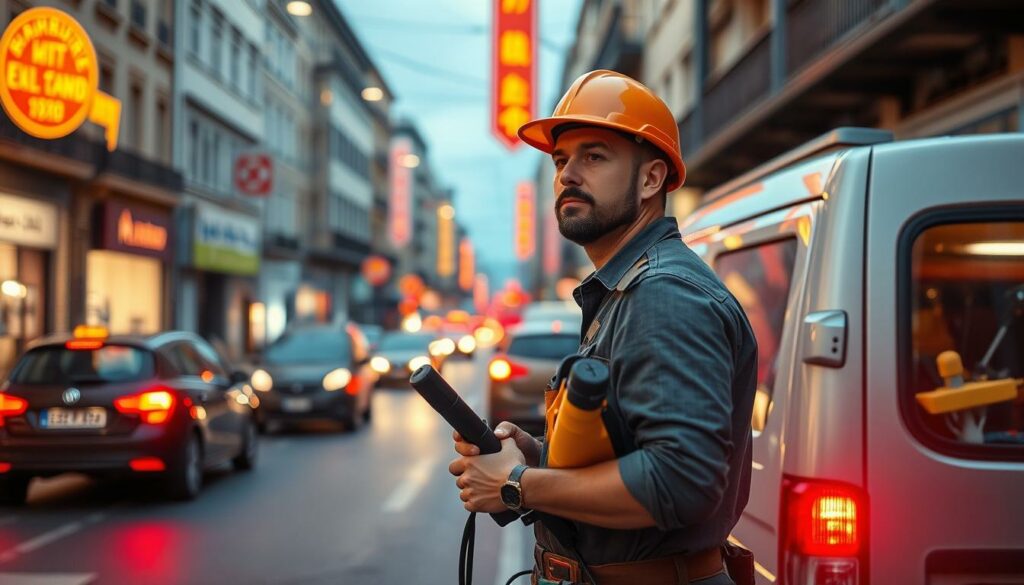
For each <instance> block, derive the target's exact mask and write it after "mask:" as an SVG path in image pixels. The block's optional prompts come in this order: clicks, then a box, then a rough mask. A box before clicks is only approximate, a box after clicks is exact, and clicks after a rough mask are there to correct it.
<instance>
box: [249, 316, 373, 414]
mask: <svg viewBox="0 0 1024 585" xmlns="http://www.w3.org/2000/svg"><path fill="white" fill-rule="evenodd" d="M369 361H370V359H369V350H368V347H367V345H366V342H365V340H364V338H363V336H362V335H361V334H359V333H358V332H357V331H354V330H353V328H352V327H340V328H339V327H337V326H332V325H308V326H302V327H296V328H293V329H290V330H288V331H286V332H285V333H284V335H282V336H281V337H280V338H278V339H277V340H276V341H275V342H274V343H272V344H270V345H269V346H268V347H267V348H266V350H264V352H263V357H262V359H261V361H260V364H259V368H258V369H257V370H256V371H255V372H253V374H252V387H253V388H254V389H255V390H256V391H257V392H258V395H259V397H260V403H261V405H260V413H261V414H260V416H261V418H260V423H261V426H262V427H263V428H264V429H266V428H267V426H268V425H271V424H273V423H277V422H298V421H304V420H311V419H329V420H335V421H338V422H341V423H342V424H344V425H345V427H346V428H348V429H349V430H355V429H357V428H359V427H360V426H361V424H362V423H364V422H367V421H369V420H370V416H371V411H370V403H371V392H372V391H373V386H374V383H375V382H376V379H377V376H376V374H374V372H373V371H372V370H371V369H370V367H369Z"/></svg>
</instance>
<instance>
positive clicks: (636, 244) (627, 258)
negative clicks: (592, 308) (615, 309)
mask: <svg viewBox="0 0 1024 585" xmlns="http://www.w3.org/2000/svg"><path fill="white" fill-rule="evenodd" d="M669 237H676V238H678V237H679V224H678V222H676V219H675V218H674V217H663V218H661V219H658V220H657V221H654V222H652V223H651V224H650V225H648V226H647V227H645V228H644V229H643V230H642V231H641V232H640V233H639V234H637V235H636V236H634V237H633V239H632V240H630V241H628V242H626V245H625V246H623V247H622V249H621V250H619V251H618V252H616V253H615V255H614V256H612V258H611V259H610V260H608V262H607V263H606V264H605V265H604V266H602V267H601V269H600V270H597V271H595V272H592V273H591V274H590V276H588V277H587V278H586V279H584V281H583V282H582V283H581V284H580V286H579V287H577V288H576V290H574V291H573V297H575V298H576V302H577V303H578V304H580V305H581V306H582V304H583V303H582V297H583V291H582V290H581V289H583V288H584V287H586V286H587V285H588V283H590V282H591V281H593V280H597V281H598V282H600V283H601V285H602V286H603V287H604V288H605V289H606V290H611V289H613V288H615V286H616V285H617V284H618V283H619V281H620V280H622V277H623V276H624V275H625V274H626V271H627V270H629V269H630V268H632V267H633V265H634V264H636V263H637V261H638V260H640V258H641V256H644V255H645V254H647V251H648V250H650V249H651V248H653V247H654V245H655V244H657V243H658V242H660V241H662V240H665V239H668V238H669Z"/></svg>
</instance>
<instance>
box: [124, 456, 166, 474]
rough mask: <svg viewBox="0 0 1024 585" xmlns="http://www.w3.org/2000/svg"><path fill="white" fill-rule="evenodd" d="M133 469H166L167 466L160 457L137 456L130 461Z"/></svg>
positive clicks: (129, 463)
mask: <svg viewBox="0 0 1024 585" xmlns="http://www.w3.org/2000/svg"><path fill="white" fill-rule="evenodd" d="M128 465H129V466H130V467H131V468H132V471H164V470H165V469H167V467H166V466H165V465H164V462H163V460H162V459H160V458H159V457H136V458H135V459H132V460H131V461H129V462H128Z"/></svg>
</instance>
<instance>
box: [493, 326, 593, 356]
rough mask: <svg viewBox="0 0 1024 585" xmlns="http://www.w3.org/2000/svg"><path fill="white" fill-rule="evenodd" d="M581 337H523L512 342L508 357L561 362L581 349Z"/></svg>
mask: <svg viewBox="0 0 1024 585" xmlns="http://www.w3.org/2000/svg"><path fill="white" fill-rule="evenodd" d="M579 345H580V342H579V336H577V335H576V334H575V333H574V334H564V335H563V334H542V335H522V336H518V337H516V338H515V339H513V340H512V342H511V343H510V344H509V346H508V355H510V356H519V357H525V358H535V359H551V360H561V359H562V358H564V357H565V356H567V355H570V354H574V353H576V350H577V349H579Z"/></svg>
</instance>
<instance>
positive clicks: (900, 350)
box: [896, 203, 1024, 463]
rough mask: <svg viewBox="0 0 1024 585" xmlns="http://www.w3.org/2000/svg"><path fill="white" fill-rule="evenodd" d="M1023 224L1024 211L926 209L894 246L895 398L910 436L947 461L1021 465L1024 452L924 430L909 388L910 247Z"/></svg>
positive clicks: (1005, 207)
mask: <svg viewBox="0 0 1024 585" xmlns="http://www.w3.org/2000/svg"><path fill="white" fill-rule="evenodd" d="M1016 221H1021V222H1024V205H1013V204H1008V203H993V204H985V205H978V204H974V205H971V206H969V207H968V206H957V207H941V208H931V209H924V210H922V211H919V212H918V213H916V214H915V215H913V216H912V217H911V218H910V219H909V220H908V221H907V222H906V224H905V225H904V227H903V229H902V230H901V231H900V233H899V236H898V238H897V244H896V250H897V252H896V254H897V257H896V394H897V402H898V404H899V410H900V419H901V420H902V422H903V424H905V425H906V426H907V430H908V431H910V434H911V435H912V436H913V437H914V438H915V439H916V440H917V441H919V442H920V443H921V444H922V445H924V446H925V447H928V448H929V449H932V450H933V451H935V452H936V453H940V454H942V455H945V456H950V457H956V458H960V459H965V460H970V461H1005V462H1016V463H1019V462H1021V461H1022V460H1024V447H1020V446H1014V445H999V444H992V445H970V444H966V443H961V442H959V441H955V440H951V439H946V438H943V437H939V436H937V435H935V434H934V433H932V432H930V431H929V430H928V428H926V427H925V425H924V423H923V419H922V417H921V416H920V407H919V406H918V404H917V401H916V400H915V398H914V395H913V394H912V393H910V392H909V391H907V389H908V388H909V384H910V379H911V377H912V374H911V368H912V364H911V356H912V355H913V343H914V339H913V337H914V336H913V318H912V311H911V309H912V308H913V302H914V299H913V298H911V293H912V291H913V274H912V268H913V266H912V264H913V258H912V254H913V250H914V242H916V241H917V239H918V238H919V237H921V235H922V234H923V233H924V232H925V231H927V230H929V229H931V228H934V227H939V226H943V225H955V224H967V223H1006V222H1016Z"/></svg>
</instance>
